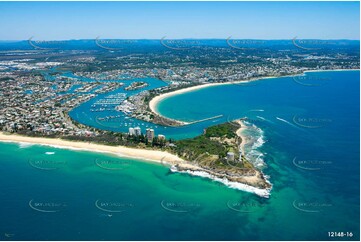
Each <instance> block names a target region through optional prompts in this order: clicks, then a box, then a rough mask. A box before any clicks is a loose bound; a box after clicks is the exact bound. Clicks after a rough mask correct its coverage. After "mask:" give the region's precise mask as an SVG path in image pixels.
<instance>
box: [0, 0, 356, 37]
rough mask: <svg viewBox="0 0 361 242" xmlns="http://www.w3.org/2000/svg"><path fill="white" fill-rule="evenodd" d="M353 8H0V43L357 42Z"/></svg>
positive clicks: (56, 4) (139, 4) (353, 4)
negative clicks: (125, 40) (124, 40)
mask: <svg viewBox="0 0 361 242" xmlns="http://www.w3.org/2000/svg"><path fill="white" fill-rule="evenodd" d="M359 9H360V4H359V2H0V30H1V31H0V39H1V40H24V39H29V38H30V37H31V36H34V39H39V40H55V39H57V40H63V39H93V38H96V37H97V36H100V37H101V38H120V39H121V38H134V39H140V38H145V39H160V38H162V37H163V36H167V38H222V39H224V38H227V37H229V36H232V38H250V39H290V38H293V37H295V36H298V38H301V39H307V38H316V39H359V36H360V30H359V29H360V22H359V21H360V14H359Z"/></svg>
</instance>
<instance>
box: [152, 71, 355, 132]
mask: <svg viewBox="0 0 361 242" xmlns="http://www.w3.org/2000/svg"><path fill="white" fill-rule="evenodd" d="M357 70H359V69H334V70H308V71H304V72H303V74H304V73H306V72H327V71H357ZM299 75H302V74H290V75H284V76H265V77H257V78H251V79H248V80H238V81H232V82H224V83H206V84H202V85H198V86H193V87H187V88H183V89H180V90H176V91H173V92H167V93H163V94H160V95H158V96H156V97H154V98H153V99H152V100H150V102H149V108H150V110H151V111H152V112H153V113H155V114H157V115H159V116H161V117H164V116H163V115H161V114H160V113H159V112H158V110H157V105H158V104H159V102H161V101H162V100H164V99H166V98H168V97H171V96H174V95H179V94H183V93H187V92H192V91H196V90H199V89H202V88H207V87H212V86H220V85H232V84H240V83H247V82H252V81H258V80H265V79H273V78H281V77H292V76H299ZM164 118H167V117H164ZM168 119H169V118H168ZM175 121H178V122H181V123H183V124H184V125H186V124H189V123H187V122H184V121H180V120H175Z"/></svg>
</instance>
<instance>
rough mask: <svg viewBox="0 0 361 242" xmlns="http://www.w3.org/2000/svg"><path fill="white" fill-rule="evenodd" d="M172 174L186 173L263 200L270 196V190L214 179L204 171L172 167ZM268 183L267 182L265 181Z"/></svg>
mask: <svg viewBox="0 0 361 242" xmlns="http://www.w3.org/2000/svg"><path fill="white" fill-rule="evenodd" d="M171 171H172V172H179V173H186V174H190V175H193V176H199V177H204V178H209V179H211V180H213V181H217V182H220V183H222V184H224V185H226V186H227V187H230V188H233V189H237V190H241V191H245V192H250V193H254V194H256V195H258V196H260V197H265V198H269V196H270V195H271V188H269V189H261V188H257V187H253V186H250V185H247V184H243V183H240V182H232V181H229V180H228V179H227V178H219V177H216V176H214V175H211V174H209V173H207V172H204V171H191V170H186V171H178V170H177V169H176V168H175V167H172V169H171ZM267 182H268V180H267Z"/></svg>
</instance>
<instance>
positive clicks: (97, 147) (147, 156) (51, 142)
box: [0, 132, 183, 165]
mask: <svg viewBox="0 0 361 242" xmlns="http://www.w3.org/2000/svg"><path fill="white" fill-rule="evenodd" d="M0 142H16V143H29V144H37V145H45V146H52V147H56V148H62V149H71V150H84V151H90V152H99V153H109V154H114V155H118V156H121V157H129V158H136V159H142V160H149V161H154V162H166V163H168V164H172V165H173V164H176V163H180V162H183V159H181V158H179V157H178V156H176V155H173V154H170V153H168V152H165V151H158V150H146V149H137V148H129V147H125V146H108V145H101V144H94V143H87V142H77V141H68V140H63V139H53V138H42V137H27V136H20V135H16V134H9V135H8V134H4V133H2V132H0Z"/></svg>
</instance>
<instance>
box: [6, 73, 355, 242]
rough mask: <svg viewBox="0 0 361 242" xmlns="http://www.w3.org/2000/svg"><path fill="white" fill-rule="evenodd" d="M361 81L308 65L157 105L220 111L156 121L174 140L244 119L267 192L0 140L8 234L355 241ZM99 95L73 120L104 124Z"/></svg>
mask: <svg viewBox="0 0 361 242" xmlns="http://www.w3.org/2000/svg"><path fill="white" fill-rule="evenodd" d="M359 81H360V72H359V71H328V72H307V73H306V74H305V75H302V76H297V77H282V78H274V79H264V80H259V81H255V82H250V83H245V84H234V85H222V86H215V87H209V88H204V89H199V90H196V91H192V92H188V93H184V94H181V95H177V96H173V97H169V98H167V99H165V100H163V101H162V102H161V103H160V104H159V106H158V110H159V112H160V113H161V114H163V115H165V116H167V117H170V118H176V119H180V120H184V121H194V120H199V119H203V118H207V117H212V116H216V115H223V116H222V117H221V118H219V119H216V120H210V121H207V122H202V123H198V124H196V125H191V126H187V127H183V128H168V129H164V128H163V127H158V128H159V129H157V127H155V126H154V128H155V131H156V132H158V133H163V134H166V135H167V137H173V138H175V139H182V138H187V137H194V136H195V135H198V134H200V133H201V132H202V130H203V128H205V127H208V126H210V125H214V124H217V123H222V122H227V121H231V120H233V119H236V118H241V117H247V121H246V124H247V126H248V127H249V128H248V130H247V131H245V135H246V136H247V137H248V139H247V141H248V143H247V145H246V147H245V153H246V155H247V157H248V158H249V159H250V160H251V161H252V162H254V164H255V165H256V166H257V167H259V168H260V169H262V170H263V172H264V173H265V174H266V175H268V176H269V180H270V182H271V183H272V184H273V188H272V191H271V196H270V197H269V198H263V197H259V196H257V195H255V194H252V193H249V192H245V191H240V190H235V189H231V188H228V187H226V186H225V185H223V184H221V183H218V182H215V181H211V180H209V179H205V178H200V177H194V176H190V175H187V174H179V173H172V172H170V171H169V167H167V166H164V165H162V164H159V163H153V162H149V161H147V162H144V161H140V160H136V159H129V158H122V157H117V156H114V155H105V154H100V153H91V152H85V151H73V150H65V149H58V148H53V147H47V146H39V145H27V144H16V143H0V147H1V148H0V155H1V159H0V162H1V163H0V174H1V176H0V196H1V200H0V214H1V216H0V230H1V233H0V239H1V240H359V238H360V229H359V228H360V221H359V214H360V207H359V204H360V193H359V191H360V187H359V183H360V173H359V172H360V150H359V147H360V141H359V140H360V136H359V135H360V130H359V122H360V120H359V118H360V113H359V110H360V106H359V105H360V104H359V99H360V96H359V95H360V93H359V89H360V83H359ZM153 82H154V84H155V85H158V84H157V83H160V81H159V80H155V79H154V80H153ZM162 85H163V84H162ZM115 93H116V92H115ZM99 98H101V97H99ZM95 101H96V100H92V101H90V102H88V103H86V104H84V106H83V105H82V106H80V107H78V108H77V109H75V110H73V112H72V113H71V115H72V117H74V118H76V117H78V118H79V121H80V120H81V122H83V123H87V124H90V123H92V124H94V126H96V125H100V126H102V125H103V126H104V123H100V124H99V122H96V121H94V117H96V116H95V115H99V113H98V114H94V113H89V112H87V110H89V107H90V106H91V105H93V104H94V103H92V102H95ZM87 105H89V106H87ZM103 115H104V114H103ZM87 117H88V118H87ZM124 119H125V117H124ZM124 119H123V117H122V118H121V119H119V120H124ZM119 120H118V121H117V122H118V123H117V122H114V124H118V125H119ZM127 120H129V119H127ZM132 122H133V123H134V122H135V123H140V125H141V123H142V122H141V121H138V120H133V121H132ZM106 125H108V128H110V129H114V130H120V129H124V130H126V128H125V126H124V125H123V126H122V127H120V126H118V125H117V126H110V124H108V123H107V124H106ZM112 125H113V124H112ZM128 125H129V123H128ZM128 125H127V126H128ZM131 125H132V123H131ZM146 125H148V126H150V125H151V124H144V127H145V126H146ZM100 126H98V127H100ZM142 127H143V126H142ZM335 232H337V233H338V232H340V233H341V232H343V234H344V236H343V237H332V235H334V236H335V234H334V233H335ZM340 233H339V234H336V235H340Z"/></svg>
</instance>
